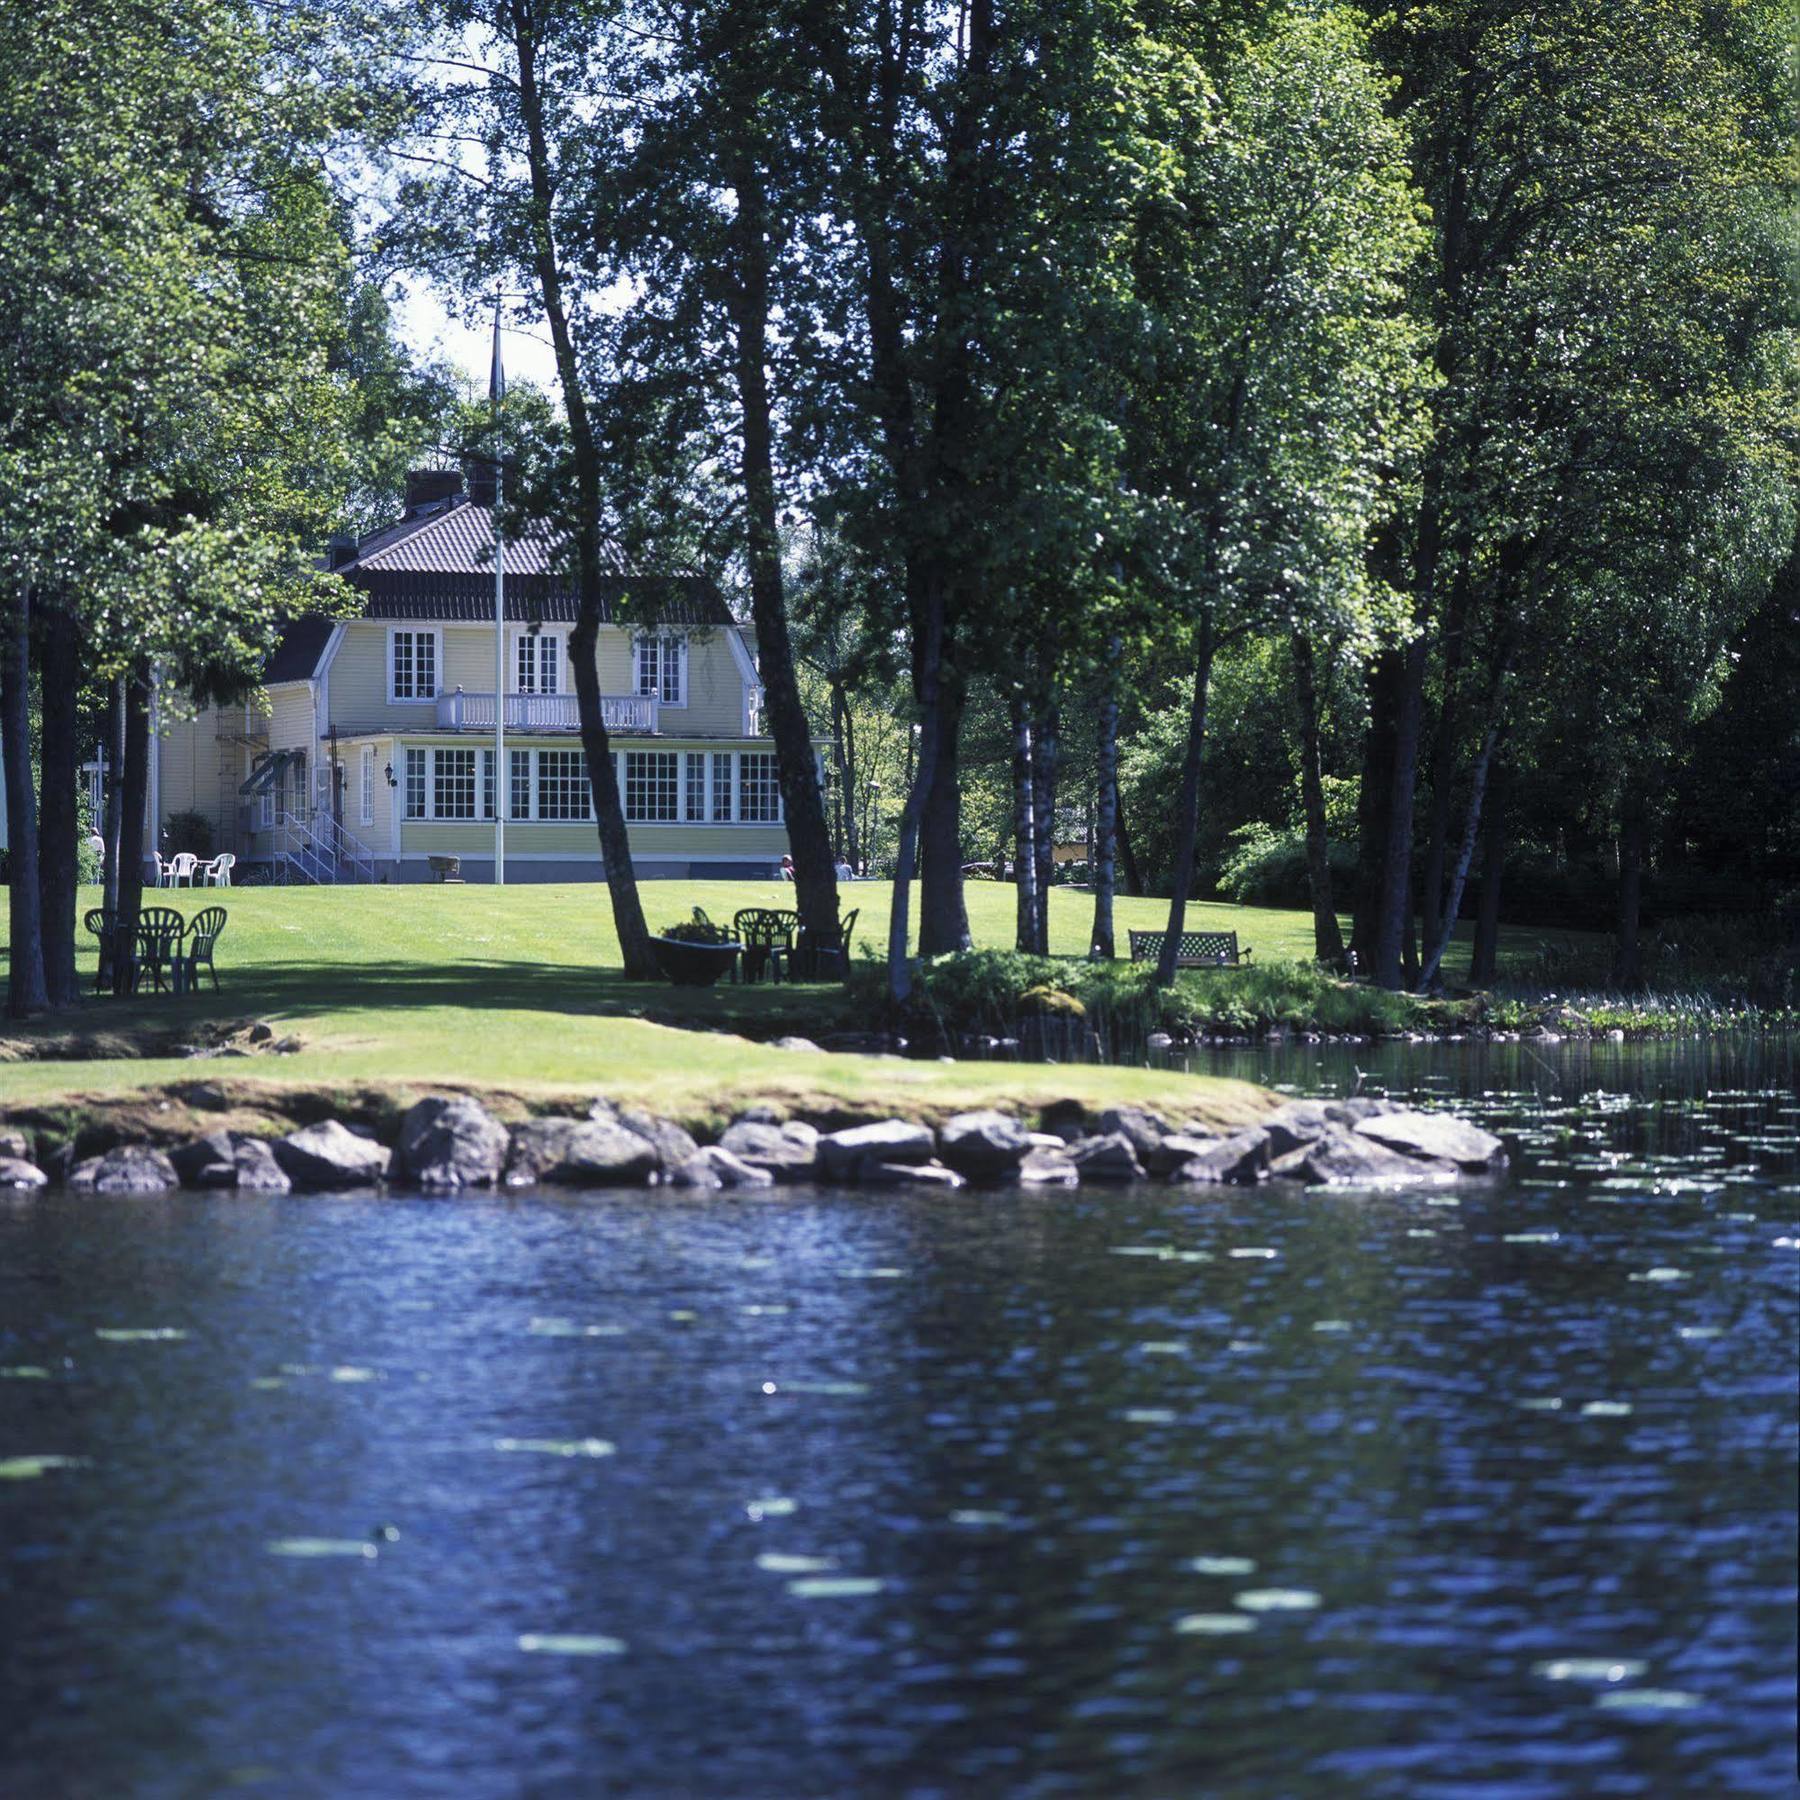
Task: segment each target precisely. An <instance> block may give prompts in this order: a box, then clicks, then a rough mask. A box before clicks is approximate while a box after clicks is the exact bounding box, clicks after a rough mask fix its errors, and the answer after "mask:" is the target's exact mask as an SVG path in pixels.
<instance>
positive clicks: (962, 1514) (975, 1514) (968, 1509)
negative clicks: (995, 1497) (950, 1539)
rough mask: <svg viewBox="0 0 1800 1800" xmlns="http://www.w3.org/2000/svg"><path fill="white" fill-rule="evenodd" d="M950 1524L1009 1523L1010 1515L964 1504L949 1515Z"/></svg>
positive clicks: (1010, 1520)
mask: <svg viewBox="0 0 1800 1800" xmlns="http://www.w3.org/2000/svg"><path fill="white" fill-rule="evenodd" d="M950 1523H951V1524H952V1525H1010V1524H1011V1523H1012V1516H1011V1515H1010V1514H1009V1513H1003V1512H984V1511H983V1510H982V1509H981V1508H980V1507H974V1506H965V1507H960V1508H958V1510H957V1511H955V1512H953V1513H952V1514H951V1515H950Z"/></svg>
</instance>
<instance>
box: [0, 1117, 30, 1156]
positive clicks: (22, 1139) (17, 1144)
mask: <svg viewBox="0 0 1800 1800" xmlns="http://www.w3.org/2000/svg"><path fill="white" fill-rule="evenodd" d="M0 1157H5V1158H6V1159H7V1160H8V1161H9V1162H30V1161H31V1140H30V1139H29V1138H28V1137H27V1136H26V1135H25V1134H24V1132H22V1131H20V1130H18V1129H17V1128H16V1127H14V1126H11V1125H0Z"/></svg>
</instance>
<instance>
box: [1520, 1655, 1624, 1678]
mask: <svg viewBox="0 0 1800 1800" xmlns="http://www.w3.org/2000/svg"><path fill="white" fill-rule="evenodd" d="M1649 1666H1650V1665H1649V1664H1648V1663H1641V1662H1634V1661H1632V1660H1631V1658H1630V1657H1625V1656H1561V1657H1557V1658H1556V1659H1555V1660H1554V1661H1552V1662H1535V1663H1533V1664H1532V1665H1531V1672H1532V1674H1534V1675H1541V1676H1543V1678H1544V1679H1545V1680H1546V1681H1630V1680H1632V1679H1633V1678H1634V1677H1635V1676H1638V1675H1642V1674H1643V1673H1644V1671H1645V1670H1646V1669H1647V1668H1648V1667H1649Z"/></svg>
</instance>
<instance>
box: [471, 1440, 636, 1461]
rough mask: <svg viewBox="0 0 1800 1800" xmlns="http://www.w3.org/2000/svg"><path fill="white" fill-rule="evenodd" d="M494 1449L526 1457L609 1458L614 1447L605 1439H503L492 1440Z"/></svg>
mask: <svg viewBox="0 0 1800 1800" xmlns="http://www.w3.org/2000/svg"><path fill="white" fill-rule="evenodd" d="M494 1448H495V1449H496V1450H509V1451H519V1452H521V1453H523V1454H525V1455H528V1456H611V1455H612V1454H613V1452H614V1449H615V1448H616V1446H614V1445H612V1444H609V1443H608V1442H607V1441H606V1439H605V1438H514V1437H503V1438H495V1439H494Z"/></svg>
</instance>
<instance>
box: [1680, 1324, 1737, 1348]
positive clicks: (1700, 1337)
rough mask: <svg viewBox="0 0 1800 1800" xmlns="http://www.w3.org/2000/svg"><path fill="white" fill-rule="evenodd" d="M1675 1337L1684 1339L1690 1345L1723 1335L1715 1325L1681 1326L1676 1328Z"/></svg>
mask: <svg viewBox="0 0 1800 1800" xmlns="http://www.w3.org/2000/svg"><path fill="white" fill-rule="evenodd" d="M1675 1335H1676V1336H1677V1337H1679V1338H1686V1339H1687V1341H1688V1342H1689V1343H1690V1344H1701V1343H1706V1342H1707V1341H1709V1340H1710V1339H1712V1338H1716V1337H1723V1336H1724V1335H1725V1333H1724V1332H1723V1331H1722V1330H1721V1329H1720V1328H1719V1327H1718V1326H1717V1325H1681V1326H1677V1327H1676V1331H1675Z"/></svg>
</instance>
